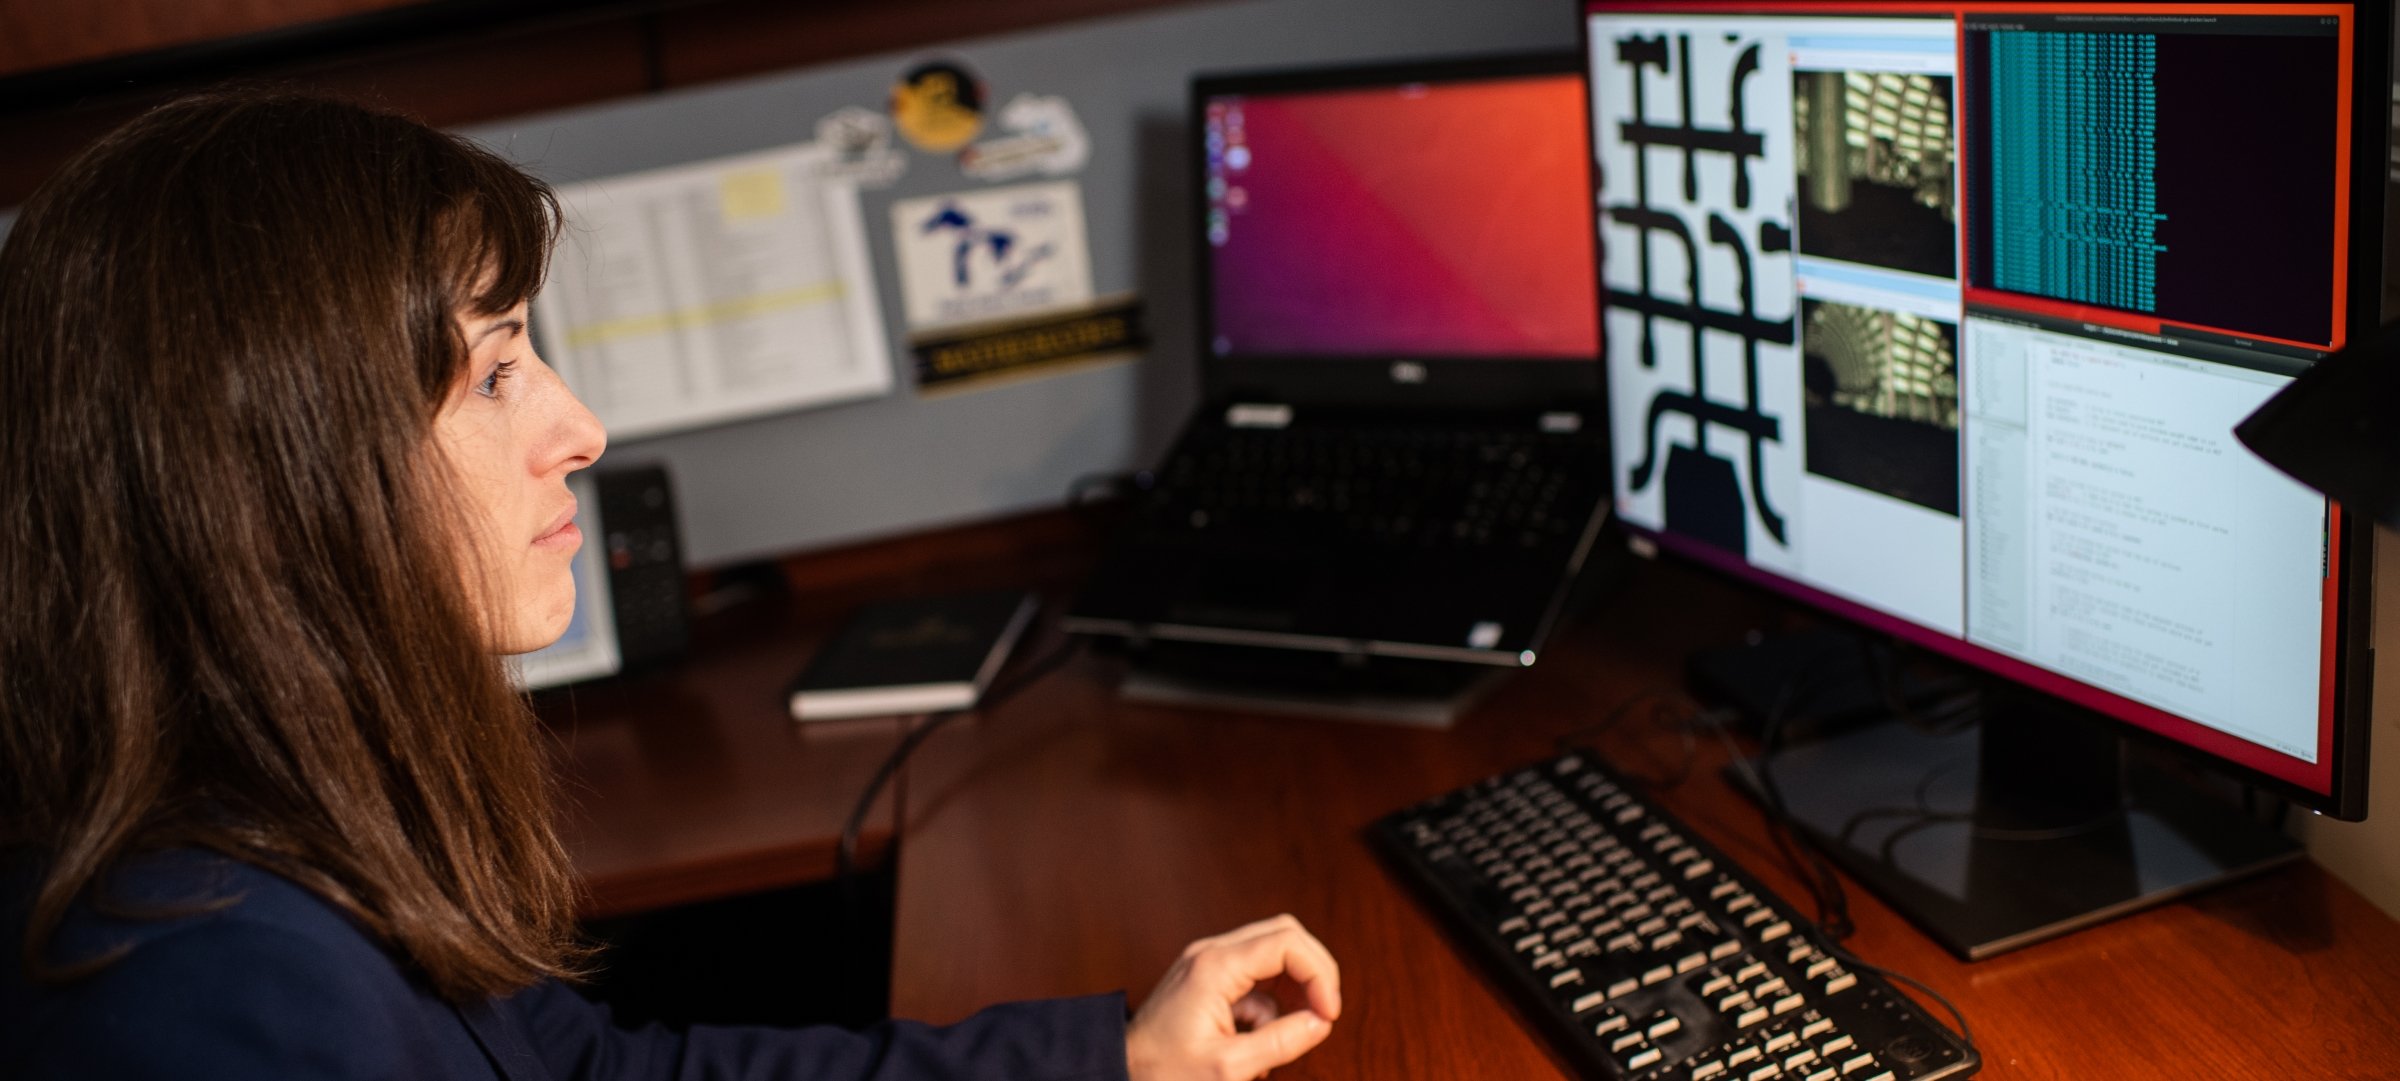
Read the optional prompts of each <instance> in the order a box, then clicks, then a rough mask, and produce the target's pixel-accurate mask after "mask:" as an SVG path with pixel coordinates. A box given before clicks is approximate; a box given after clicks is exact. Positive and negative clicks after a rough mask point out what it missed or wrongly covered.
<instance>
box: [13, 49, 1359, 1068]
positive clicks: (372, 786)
mask: <svg viewBox="0 0 2400 1081" xmlns="http://www.w3.org/2000/svg"><path fill="white" fill-rule="evenodd" d="M558 227H559V218H558V211H557V207H556V203H555V202H554V200H553V199H552V197H551V195H550V193H549V191H548V190H547V189H546V188H544V187H543V186H542V185H541V184H540V183H539V182H537V181H535V180H533V179H531V178H529V177H527V176H525V175H524V174H523V173H521V172H519V171H518V170H517V169H515V168H514V167H512V166H510V165H509V164H508V163H506V162H504V161H502V160H501V159H499V158H497V157H495V156H493V155H491V154H489V153H487V152H485V151H482V150H480V149H478V148H476V147H474V146H472V145H471V144H468V143H466V142H464V141H462V140H459V139H456V138H453V137H450V136H447V135H443V134H440V133H438V132H434V131H431V130H429V129H426V128H424V127H422V126H419V125H417V124H415V123H413V122H410V121H407V120H403V119H400V118H397V117H393V116H388V115H384V114H380V113H375V112H371V111H368V110H364V109H360V108H358V107H355V106H350V105H345V104H338V103H333V102H326V101H317V100H310V99H305V98H297V97H290V96H280V95H261V94H224V95H213V96H208V97H203V98H196V99H190V100H186V101H183V102H179V103H176V104H173V105H169V106H166V107H164V108H161V109H158V110H156V111H153V112H151V113H149V114H148V115H146V116H144V117H142V118H140V119H138V120H136V121H134V122H133V123H131V124H129V125H127V126H126V127H125V128H123V129H121V130H119V131H117V132H115V133H114V134H112V135H110V136H108V137H107V138H106V139H104V140H102V141H101V142H100V143H99V144H97V145H95V146H94V147H93V148H91V149H90V150H88V151H86V152H85V153H84V154H82V155H81V156H80V157H78V158H77V159H76V160H74V161H73V162H71V163H69V164H68V165H67V166H66V167H65V168H64V169H62V170H61V171H60V173H59V174H58V176H57V177H55V178H54V179H52V180H51V182H50V183H49V184H48V185H46V186H45V187H44V188H43V190H42V191H41V192H39V193H37V194H36V195H35V196H34V198H33V199H32V200H31V201H30V202H28V203H27V204H26V206H25V208H24V212H23V214H22V216H21V217H20V218H19V219H18V221H17V222H16V225H15V228H14V229H13V231H12V232H11V234H10V235H9V237H8V239H7V242H6V245H5V247H0V417H4V418H5V421H4V423H0V492H5V493H7V495H6V499H7V502H8V504H9V511H8V513H7V515H6V516H5V518H0V850H4V851H5V852H6V855H5V857H0V929H5V930H7V931H9V932H11V933H13V934H14V936H15V938H16V941H17V942H18V943H19V945H20V946H21V953H20V956H19V957H18V958H17V962H16V963H15V964H8V965H0V1076H6V1077H10V1078H66V1077H75V1078H118V1077H123V1078H141V1077H169V1076H172V1077H179V1078H194V1077H199V1078H207V1077H226V1078H234V1077H241V1078H254V1077H362V1078H363V1077H376V1078H384V1077H395V1078H397V1077H446V1078H492V1077H501V1078H508V1079H511V1081H533V1079H540V1078H617V1077H626V1078H631V1077H660V1078H664V1077H668V1076H677V1077H683V1076H713V1077H761V1078H763V1077H794V1078H834V1077H863V1076H875V1077H894V1078H897V1077H1003V1076H1006V1077H1037V1078H1086V1077H1089V1078H1117V1077H1124V1076H1127V1075H1128V1073H1129V1072H1130V1074H1131V1076H1132V1077H1134V1078H1137V1079H1142V1081H1151V1079H1157V1081H1165V1079H1170V1078H1183V1077H1193V1078H1229V1077H1250V1076H1256V1075H1258V1074H1261V1073H1263V1072H1265V1071H1266V1070H1267V1069H1269V1068H1271V1067H1273V1066H1276V1065H1280V1064H1282V1063H1284V1062H1288V1061H1290V1060H1291V1059H1293V1058H1296V1057H1297V1056H1298V1055H1300V1054H1302V1053H1304V1052H1305V1051H1306V1050H1307V1049H1309V1048H1310V1047H1313V1046H1315V1044H1316V1043H1317V1042H1319V1041H1321V1040H1322V1039H1323V1038H1324V1037H1325V1035H1326V1033H1327V1032H1328V1030H1329V1027H1330V1023H1331V1020H1332V1019H1333V1017H1334V1016H1335V1015H1336V1013H1337V1012H1338V1011H1339V1008H1340V1006H1339V994H1338V989H1337V980H1338V977H1337V974H1336V970H1335V967H1334V963H1333V960H1332V958H1331V957H1330V956H1329V955H1327V954H1326V952H1325V950H1324V947H1323V946H1322V945H1320V944H1318V943H1317V941H1316V940H1315V939H1314V938H1311V937H1310V936H1309V935H1308V933H1307V932H1306V931H1304V930H1302V929H1301V928H1300V927H1299V925H1298V924H1297V923H1295V922H1293V921H1292V920H1290V919H1289V918H1288V917H1279V918H1278V919H1276V920H1271V921H1265V922H1262V923H1258V924H1253V925H1250V926H1248V927H1245V928H1242V929H1240V930H1237V931H1234V932H1232V933H1230V934H1227V935H1223V936H1218V937H1216V938H1212V939H1204V940H1202V941H1200V942H1197V943H1194V944H1193V946H1192V947H1191V948H1190V949H1189V950H1187V951H1186V952H1185V955H1184V957H1183V958H1182V959H1181V960H1180V961H1178V962H1177V963H1176V965H1175V967H1174V968H1173V969H1172V970H1171V971H1170V972H1169V973H1168V974H1167V976H1166V978H1165V979H1164V980H1163V981H1162V982H1161V984H1160V986H1159V988H1158V990H1157V991H1156V992H1154V993H1153V995H1152V996H1151V998H1150V1000H1149V1001H1148V1002H1147V1003H1146V1004H1145V1005H1144V1007H1143V1009H1142V1012H1141V1013H1140V1014H1139V1015H1137V1016H1135V1017H1134V1018H1133V1019H1132V1020H1131V1021H1130V1022H1128V1021H1127V1020H1126V1017H1125V1012H1124V1004H1123V1001H1122V998H1121V997H1120V996H1116V995H1108V996H1098V997H1093V998H1088V999H1075V1000H1063V1001H1058V1002H1044V1003H1022V1004H1016V1005H1011V1006H1003V1007H998V1008H995V1009H993V1010H989V1011H986V1012H984V1013H982V1014H978V1015H976V1017H974V1018H971V1019H969V1020H968V1021H966V1022H964V1023H962V1024H960V1025H956V1026H952V1027H950V1028H947V1029H933V1028H927V1027H924V1026H918V1025H912V1024H907V1023H896V1024H893V1025H888V1026H883V1027H881V1028H878V1029H875V1030H871V1031H869V1032H866V1033H858V1034H853V1033H847V1032H839V1031H833V1030H797V1031H780V1030H766V1029H715V1028H707V1027H695V1028H693V1029H691V1030H690V1031H688V1032H685V1033H673V1032H667V1031H663V1030H645V1031H639V1032H632V1031H624V1030H619V1029H617V1028H615V1027H613V1026H611V1025H610V1024H609V1022H608V1019H607V1016H606V1013H605V1011H604V1010H602V1009H601V1008H599V1007H595V1006H592V1005H590V1004H587V1003H586V1002H584V1001H583V1000H582V999H581V998H579V997H577V996H576V995H575V993H574V992H573V991H571V990H569V989H567V988H566V986H565V985H564V984H563V983H562V982H561V981H562V980H564V979H570V978H572V977H573V976H575V975H576V974H577V973H578V972H580V971H582V970H583V969H584V967H585V966H586V965H588V964H589V963H590V961H591V959H590V958H589V957H588V956H587V955H586V953H585V951H584V950H583V948H582V947H580V946H579V945H578V944H577V942H576V938H575V930H574V925H573V907H574V900H573V899H574V891H575V886H574V882H573V878H572V872H571V870H570V868H569V866H568V863H567V861H566V858H565V856H564V854H563V853H562V851H561V850H560V847H559V845H558V842H557V840H556V838H555V837H554V836H553V834H552V832H551V830H550V828H549V822H550V808H549V802H548V779H547V778H546V777H545V776H544V774H543V768H544V767H543V763H542V758H541V751H540V747H539V744H538V739H537V736H536V725H535V722H534V720H533V718H532V717H531V716H530V714H529V713H528V711H527V709H526V706H525V704H524V702H523V701H522V699H521V698H520V697H519V696H517V695H515V694H514V693H513V692H512V691H511V690H510V688H509V686H508V684H507V682H506V679H505V675H504V672H503V670H502V667H501V662H500V660H499V657H498V655H499V654H504V653H517V652H523V651H525V650H529V649H532V648H535V647H538V646H540V645H542V644H544V643H546V642H548V641H550V640H552V639H553V638H555V637H556V636H557V635H558V634H560V633H561V632H562V631H563V630H564V628H565V626H566V623H567V618H568V615H569V613H570V612H571V610H572V608H573V605H574V592H573V591H574V585H573V580H572V578H571V576H570V573H569V569H568V565H569V562H570V560H571V558H572V556H573V554H574V551H575V549H576V547H577V545H578V544H579V543H580V540H581V538H580V537H579V536H578V535H577V533H576V530H575V527H574V525H573V524H572V521H571V517H572V513H573V510H574V505H573V500H572V498H571V497H569V496H568V494H567V491H566V488H565V485H564V478H565V477H566V475H567V474H569V473H571V472H573V471H574V470H577V469H581V468H583V467H585V466H588V465H590V464H591V463H592V461H593V460H594V459H595V458H597V457H598V456H599V454H600V452H601V449H602V447H603V445H604V443H605V436H604V435H603V433H602V432H601V430H600V427H599V424H598V423H597V422H596V421H595V420H594V419H593V417H592V415H591V414H590V413H589V412H588V411H586V410H585V409H584V408H583V406H582V405H581V404H580V403H578V402H577V401H576V400H575V398H574V396H573V395H572V394H571V393H569V392H568V390H567V388H566V387H565V386H564V385H563V384H562V383H560V382H559V380H558V378H557V376H555V375H554V374H552V373H551V372H550V371H549V369H548V368H546V367H544V366H543V364H542V362H541V360H540V358H538V357H536V356H535V355H534V354H533V351H532V348H531V344H530V342H529V340H528V338H527V337H526V333H525V311H526V301H527V299H528V298H529V297H530V296H532V294H533V293H534V291H535V290H536V288H538V286H539V285H540V282H541V278H542V273H543V270H544V265H545V261H546V259H547V257H548V253H549V251H550V246H551V243H552V241H553V239H554V238H555V235H556V232H557V229H558ZM1269 987H1287V988H1294V989H1296V990H1297V993H1298V995H1299V996H1300V997H1301V999H1302V1000H1303V1002H1304V1004H1305V1008H1302V1009H1297V1010H1293V1011H1291V1012H1287V1013H1281V1015H1280V1016H1278V1009H1277V1006H1276V1004H1275V1002H1274V1001H1273V999H1272V998H1271V997H1269V996H1268V995H1267V994H1266V989H1267V988H1269Z"/></svg>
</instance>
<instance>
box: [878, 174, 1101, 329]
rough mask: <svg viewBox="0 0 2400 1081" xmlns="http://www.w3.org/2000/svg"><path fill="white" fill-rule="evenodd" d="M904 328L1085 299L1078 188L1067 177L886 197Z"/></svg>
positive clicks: (1060, 306)
mask: <svg viewBox="0 0 2400 1081" xmlns="http://www.w3.org/2000/svg"><path fill="white" fill-rule="evenodd" d="M892 243H893V246H894V247H895V248H896V249H897V251H898V255H899V265H900V289H901V294H902V297H903V299H904V301H905V305H904V306H905V308H906V309H907V312H908V325H909V328H910V329H911V330H918V331H922V330H930V329H934V328H939V327H955V326H959V325H962V324H968V323H981V322H988V321H991V320H996V319H1006V318H1010V317H1015V316H1030V315H1040V314H1046V313H1051V312H1062V311H1069V310H1073V309H1076V308H1079V307H1082V306H1083V305H1085V304H1087V303H1089V302H1090V301H1091V299H1092V263H1091V252H1090V249H1089V246H1088V244H1087V242H1086V240H1085V235H1084V220H1083V190H1082V188H1080V187H1078V186H1077V185H1076V184H1075V182H1074V181H1071V180H1070V181H1053V182H1049V183H1041V184H1019V185H1016V186H1014V187H1006V188H985V189H982V190H977V191H965V192H959V193H956V194H952V195H939V196H934V197H931V198H925V199H904V200H901V201H899V202H896V203H893V204H892Z"/></svg>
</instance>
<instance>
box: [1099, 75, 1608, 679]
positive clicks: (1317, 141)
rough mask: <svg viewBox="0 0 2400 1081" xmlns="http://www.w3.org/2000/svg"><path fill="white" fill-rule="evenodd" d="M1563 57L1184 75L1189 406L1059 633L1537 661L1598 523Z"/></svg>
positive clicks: (1571, 91)
mask: <svg viewBox="0 0 2400 1081" xmlns="http://www.w3.org/2000/svg"><path fill="white" fill-rule="evenodd" d="M1586 110H1587V106H1586V100H1585V93H1584V83H1583V79H1582V76H1581V74H1580V69H1579V68H1578V66H1577V64H1576V61H1575V58H1574V57H1573V56H1572V55H1571V54H1559V55H1555V56H1553V55H1541V56H1512V57H1500V58H1483V59H1474V60H1464V61H1460V60H1451V61H1442V62H1430V63H1417V64H1406V65H1382V66H1375V67H1353V68H1341V69H1331V70H1327V69H1319V70H1309V71H1281V72H1268V73H1249V74H1239V75H1218V76H1202V77H1199V78H1197V79H1195V80H1194V82H1193V84H1192V130H1193V133H1194V138H1195V139H1196V140H1197V144H1198V145H1196V146H1195V147H1194V148H1193V161H1194V165H1195V167H1196V169H1197V171H1198V176H1197V178H1196V179H1197V184H1196V192H1195V196H1196V197H1195V199H1194V203H1195V204H1196V214H1195V218H1196V221H1195V223H1194V224H1195V227H1196V228H1197V230H1198V243H1197V248H1198V250H1199V253H1200V268H1199V270H1200V273H1199V281H1200V304H1199V326H1200V336H1201V341H1200V348H1201V370H1202V373H1203V381H1204V391H1205V396H1204V401H1205V403H1206V404H1205V405H1204V406H1203V407H1202V408H1201V410H1200V413H1199V415H1198V416H1196V417H1194V418H1192V420H1191V421H1190V423H1189V424H1188V426H1187V427H1186V429H1185V431H1184V432H1183V434H1182V436H1181V437H1180V438H1179V439H1178V441H1177V443H1176V445H1175V447H1174V449H1173V450H1172V451H1171V452H1170V453H1169V454H1168V457H1167V459H1166V461H1165V462H1164V463H1163V464H1162V465H1160V466H1159V467H1158V468H1157V469H1155V470H1150V471H1147V472H1144V473H1142V474H1139V475H1138V476H1137V479H1136V487H1137V490H1136V493H1135V496H1134V500H1133V508H1132V512H1131V521H1130V522H1129V523H1128V524H1127V526H1126V528H1125V531H1124V533H1123V534H1122V535H1121V536H1119V537H1118V538H1117V540H1116V542H1115V544H1114V545H1113V546H1112V548H1111V550H1110V552H1109V554H1108V556H1107V557H1106V558H1105V559H1104V560H1103V562H1102V564H1101V566H1100V567H1099V569H1098V570H1097V572H1096V573H1095V575H1094V577H1093V578H1092V580H1091V582H1090V584H1089V585H1088V586H1087V588H1086V589H1085V591H1084V593H1083V595H1082V596H1081V597H1080V598H1079V599H1078V600H1077V601H1076V603H1075V605H1074V607H1073V610H1072V611H1071V612H1070V614H1069V616H1068V621H1067V626H1068V628H1069V629H1070V630H1073V631H1077V632H1081V633H1089V634H1104V635H1120V636H1125V637H1129V638H1136V639H1160V640H1168V641H1187V642H1210V643H1228V644H1239V645H1255V646H1272V647H1283V648H1290V649H1303V650H1323V651H1333V652H1339V653H1349V654H1363V655H1382V656H1392V657H1412V658H1425V659H1440V660H1458V661H1472V662H1481V663H1487V664H1500V665H1509V666H1517V665H1527V664H1531V663H1533V660H1534V657H1535V653H1536V651H1537V650H1538V649H1539V647H1540V645H1541V643H1542V640H1543V638H1544V636H1545V635H1546V634H1547V633H1548V631H1549V629H1550V627H1551V625H1552V623H1553V622H1554V621H1555V620H1556V618H1557V616H1558V610H1559V607H1560V604H1561V600H1562V598H1563V597H1564V595H1565V591H1566V586H1567V584H1568V583H1569V582H1570V581H1571V579H1572V578H1573V576H1574V574H1575V572H1576V571H1577V569H1578V568H1579V567H1580V566H1581V564H1582V562H1583V559H1584V556H1585V554H1586V553H1587V552H1588V551H1589V550H1590V548H1591V545H1592V541H1593V538H1594V536H1595V535H1596V534H1597V533H1598V531H1599V528H1600V525H1601V522H1602V519H1603V515H1604V513H1605V508H1606V505H1607V500H1606V499H1605V495H1606V486H1607V471H1606V457H1605V453H1604V447H1603V439H1604V432H1603V431H1602V417H1603V413H1602V411H1601V403H1600V362H1599V359H1598V358H1599V335H1600V331H1599V311H1600V300H1599V288H1598V286H1597V284H1596V283H1595V275H1594V271H1593V259H1594V247H1595V244H1594V228H1593V213H1592V209H1591V208H1592V195H1591V180H1590V173H1589V170H1590V150H1589V145H1590V141H1589V135H1588V134H1587V132H1588V130H1589V129H1588V123H1587V120H1586V117H1587V111H1586Z"/></svg>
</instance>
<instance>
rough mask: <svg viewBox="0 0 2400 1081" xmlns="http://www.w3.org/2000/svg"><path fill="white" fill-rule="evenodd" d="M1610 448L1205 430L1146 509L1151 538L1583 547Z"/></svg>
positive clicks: (1570, 442) (1404, 433)
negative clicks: (1603, 452)
mask: <svg viewBox="0 0 2400 1081" xmlns="http://www.w3.org/2000/svg"><path fill="white" fill-rule="evenodd" d="M1600 449H1601V448H1600V447H1599V445H1598V443H1597V441H1596V439H1595V438H1594V437H1593V436H1591V435H1587V434H1582V433H1537V432H1529V431H1510V430H1491V429H1483V430H1461V429H1457V428H1433V427H1423V428H1419V427H1320V428H1300V427H1295V428H1286V429H1266V430H1260V429H1244V428H1211V429H1198V430H1194V431H1192V432H1190V433H1189V434H1188V435H1186V437H1185V439H1184V442H1183V443H1182V444H1181V445H1180V446H1178V447H1177V448H1176V451H1175V453H1174V454H1173V455H1172V456H1170V457H1169V459H1168V460H1167V463H1166V464H1165V465H1163V466H1161V467H1160V468H1159V469H1158V470H1156V471H1155V472H1154V473H1152V474H1149V475H1146V476H1145V477H1144V478H1143V480H1144V481H1146V482H1147V483H1146V487H1147V491H1146V492H1145V493H1144V494H1143V495H1142V496H1141V497H1140V500H1139V502H1138V504H1137V506H1138V508H1139V510H1138V513H1139V514H1140V516H1141V519H1142V522H1143V524H1144V525H1145V526H1147V527H1148V528H1149V529H1150V530H1152V531H1154V532H1158V533H1168V534H1185V535H1193V536H1200V535H1207V536H1213V537H1216V538H1220V539H1232V538H1236V537H1238V538H1241V539H1243V540H1250V541H1256V542H1260V543H1264V544H1270V545H1284V544H1297V545H1308V544H1323V543H1352V544H1361V543H1363V544H1367V545H1371V546H1375V547H1382V548H1396V549H1419V550H1434V549H1460V550H1490V549H1499V550H1509V549H1517V550H1524V549H1537V548H1543V547H1546V546H1550V545H1557V544H1567V545H1572V544H1573V543H1574V542H1575V540H1576V539H1577V538H1578V537H1579V536H1580V534H1581V532H1582V530H1583V528H1584V525H1585V523H1586V522H1587V521H1588V520H1589V518H1590V515H1591V512H1592V506H1593V503H1594V501H1595V500H1596V499H1597V498H1598V497H1599V477H1600V472H1601V470H1600V466H1599V453H1600Z"/></svg>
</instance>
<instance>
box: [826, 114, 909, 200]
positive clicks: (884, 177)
mask: <svg viewBox="0 0 2400 1081" xmlns="http://www.w3.org/2000/svg"><path fill="white" fill-rule="evenodd" d="M817 142H818V143H819V144H820V145H822V146H823V147H824V148H825V149H826V151H827V154H828V156H827V157H826V159H825V162H824V165H823V166H822V167H821V171H822V172H823V173H824V175H826V176H831V177H837V178H840V179H843V180H848V181H850V182H851V183H854V184H857V185H858V186H860V187H862V188H882V187H889V186H890V185H891V183H892V182H893V181H895V180H898V179H900V174H902V173H905V172H907V171H908V155H906V154H903V153H901V152H900V149H899V148H898V147H897V146H895V145H893V141H892V119H891V118H890V117H888V116H885V115H883V114H882V113H879V112H876V111H874V110H872V109H862V108H859V107H858V106H856V105H847V106H844V107H842V108H839V109H836V110H834V111H832V112H830V113H827V114H825V116H824V117H823V118H822V119H820V120H818V121H817Z"/></svg>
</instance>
